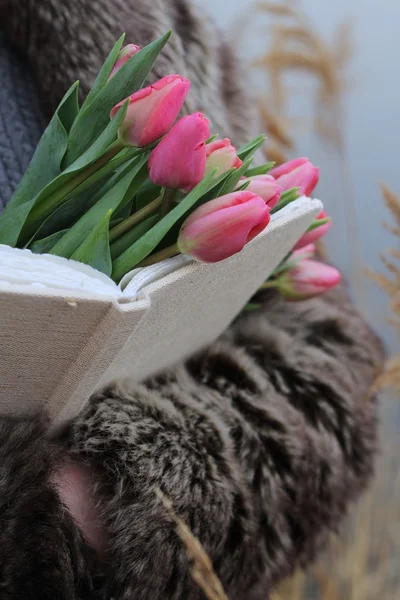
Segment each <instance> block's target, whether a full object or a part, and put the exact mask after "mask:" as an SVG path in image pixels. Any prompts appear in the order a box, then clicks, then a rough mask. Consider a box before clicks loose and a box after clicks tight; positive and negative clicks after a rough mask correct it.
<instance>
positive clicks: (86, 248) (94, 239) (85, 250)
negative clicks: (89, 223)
mask: <svg viewBox="0 0 400 600" xmlns="http://www.w3.org/2000/svg"><path fill="white" fill-rule="evenodd" d="M112 213H113V211H112V209H110V210H108V211H107V212H106V214H105V215H104V216H103V218H102V219H100V221H99V222H98V223H97V225H95V227H93V229H92V231H91V232H90V233H89V235H88V236H87V238H86V239H85V240H84V241H83V242H82V244H81V245H80V246H79V248H77V250H75V252H74V253H73V255H72V256H71V259H72V260H77V261H78V262H81V263H84V264H85V265H89V266H90V267H93V268H94V269H97V270H98V271H101V272H102V273H105V274H106V275H108V276H110V275H111V269H112V262H111V254H110V218H111V215H112Z"/></svg>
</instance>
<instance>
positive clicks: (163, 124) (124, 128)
mask: <svg viewBox="0 0 400 600" xmlns="http://www.w3.org/2000/svg"><path fill="white" fill-rule="evenodd" d="M189 88H190V81H189V80H188V79H184V78H183V77H181V76H180V75H167V77H163V78H162V79H160V80H159V81H157V82H156V83H154V84H153V85H149V86H148V87H146V88H144V89H142V90H139V91H138V92H136V93H135V94H132V96H130V98H129V105H128V110H127V113H126V116H125V119H124V122H123V123H122V125H121V127H120V129H119V132H118V135H119V139H120V141H121V142H122V143H123V144H124V145H126V146H139V147H143V146H148V145H149V144H152V143H153V142H155V141H156V140H158V139H159V138H161V137H162V136H164V135H165V134H166V133H168V131H169V130H170V129H171V127H172V125H173V124H174V122H175V119H176V118H177V116H178V114H179V112H180V110H181V108H182V106H183V103H184V102H185V99H186V96H187V94H188V92H189ZM125 102H126V100H123V101H122V102H119V104H117V105H116V106H114V108H113V109H112V111H111V117H113V116H114V115H115V114H116V112H117V111H118V110H119V109H120V108H121V106H123V104H124V103H125Z"/></svg>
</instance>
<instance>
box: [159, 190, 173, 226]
mask: <svg viewBox="0 0 400 600" xmlns="http://www.w3.org/2000/svg"><path fill="white" fill-rule="evenodd" d="M175 195H176V190H171V189H169V188H165V190H164V194H163V199H162V203H161V210H160V219H162V218H163V217H165V215H167V214H168V213H169V211H170V210H171V207H172V203H173V201H174V198H175Z"/></svg>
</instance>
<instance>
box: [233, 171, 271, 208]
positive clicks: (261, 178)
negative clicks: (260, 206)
mask: <svg viewBox="0 0 400 600" xmlns="http://www.w3.org/2000/svg"><path fill="white" fill-rule="evenodd" d="M246 181H249V182H250V184H249V185H248V186H247V188H246V190H248V191H249V192H253V194H257V196H260V198H262V199H263V200H264V202H265V203H266V204H267V206H268V208H270V209H271V208H274V206H276V205H277V204H278V202H279V198H280V197H281V191H282V190H281V188H280V187H279V185H278V184H277V183H276V181H275V179H274V178H273V177H271V175H255V176H254V177H249V178H248V179H246V178H245V177H244V178H243V179H241V180H240V182H239V186H240V185H242V184H243V183H246Z"/></svg>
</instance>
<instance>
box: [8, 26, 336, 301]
mask: <svg viewBox="0 0 400 600" xmlns="http://www.w3.org/2000/svg"><path fill="white" fill-rule="evenodd" d="M169 36H170V33H167V34H166V35H165V36H163V37H161V38H160V39H158V40H156V41H154V42H153V43H151V44H149V45H148V46H146V47H145V48H142V49H141V48H139V47H138V46H135V45H133V44H129V45H128V46H125V47H124V48H122V44H123V37H121V39H120V40H119V41H118V42H117V43H116V45H115V46H114V48H113V49H112V51H111V53H110V54H109V56H108V57H107V59H106V61H105V63H104V65H103V67H102V69H101V71H100V73H99V75H98V77H97V79H96V81H95V83H94V85H93V87H92V89H91V91H90V93H89V94H88V96H87V98H86V99H85V101H84V102H83V104H82V106H80V105H79V102H78V85H79V83H78V82H77V83H75V84H74V85H72V87H71V88H70V90H69V91H68V92H67V93H66V94H65V96H64V98H63V99H62V101H61V103H60V105H59V107H58V109H57V111H56V113H55V115H54V116H53V118H52V120H51V121H50V123H49V125H48V127H47V129H46V131H45V133H44V134H43V137H42V139H41V141H40V143H39V145H38V148H37V150H36V152H35V155H34V157H33V159H32V161H31V164H30V166H29V168H28V170H27V172H26V174H25V176H24V177H23V179H22V181H21V182H20V185H19V187H18V189H17V190H16V192H15V193H14V195H13V197H12V199H11V201H10V203H9V204H8V206H7V208H6V210H5V211H4V213H3V214H2V215H1V217H0V244H6V245H9V246H12V247H18V248H28V249H30V250H32V252H35V253H49V254H54V255H57V256H61V257H64V258H67V259H72V260H75V261H80V262H83V263H86V264H87V265H90V266H92V267H94V268H95V269H97V270H99V271H101V272H103V273H105V274H106V275H108V276H110V277H112V279H113V280H114V281H115V282H117V283H118V282H120V280H121V279H122V278H123V277H124V276H125V275H126V274H127V273H128V272H129V271H131V270H132V269H134V268H136V267H141V266H146V265H149V264H152V263H155V262H157V261H161V260H163V259H165V258H167V257H170V256H174V255H176V254H179V253H183V254H186V255H188V256H191V257H193V258H194V259H196V260H199V261H203V262H217V261H221V260H224V259H226V258H227V257H229V256H232V255H233V254H235V253H237V252H240V251H241V250H242V249H243V247H244V246H245V245H246V244H247V243H248V242H249V241H250V240H252V239H253V238H254V237H255V236H256V235H258V234H259V233H260V232H261V231H262V230H264V229H265V228H266V227H267V226H268V223H269V221H270V218H271V214H272V213H274V212H276V211H278V210H279V209H280V208H282V207H283V206H285V205H287V204H288V203H289V202H292V201H293V200H295V199H296V198H297V197H298V196H300V195H310V194H311V192H312V191H313V189H314V187H315V186H316V184H317V182H318V175H319V173H318V169H317V168H316V167H315V166H313V165H312V164H311V162H310V161H308V160H307V159H305V158H300V159H296V160H294V161H290V162H289V163H286V164H284V165H282V166H280V167H276V168H274V164H273V163H268V164H264V165H261V166H257V167H254V166H252V162H253V157H254V154H255V152H256V151H257V150H258V149H259V148H260V147H261V146H262V145H263V143H264V141H265V138H264V136H259V137H257V138H256V139H254V140H253V141H251V142H249V143H248V144H247V145H245V146H244V147H242V148H240V149H238V150H236V149H235V148H234V147H233V146H232V144H231V143H230V140H229V139H218V136H216V135H212V134H211V132H210V126H209V121H208V119H207V118H206V117H205V116H204V115H202V114H201V113H194V114H191V115H187V116H184V117H182V118H180V119H179V120H177V118H178V115H179V113H180V112H181V109H182V107H183V104H184V102H185V99H186V96H187V94H188V92H189V88H190V82H189V81H188V80H187V79H185V78H183V77H181V76H180V75H175V74H173V75H168V76H166V77H164V78H162V79H161V80H159V81H157V82H156V83H154V84H153V85H150V86H148V87H144V88H143V87H142V86H143V84H144V81H145V79H146V77H147V76H148V74H149V72H150V70H151V68H152V66H153V64H154V61H155V60H156V58H157V56H158V54H159V53H160V51H161V50H162V48H163V47H164V45H165V44H166V43H167V41H168V38H169ZM121 48H122V49H121ZM330 225H331V221H330V219H329V218H328V217H327V216H326V215H325V213H321V215H320V216H319V218H318V219H317V220H316V221H315V222H314V223H313V225H312V226H311V228H310V230H309V231H308V232H307V234H306V235H305V236H304V237H303V238H302V240H300V242H299V243H298V244H297V246H296V248H295V249H294V252H293V254H292V255H291V256H289V257H287V259H286V260H285V261H284V262H283V263H282V264H281V265H280V266H279V267H278V269H277V270H276V271H275V273H274V274H273V275H272V278H271V279H270V281H269V282H267V283H266V284H265V285H266V286H268V287H275V288H276V289H277V290H278V291H279V292H280V293H281V294H282V295H284V296H285V297H287V298H289V299H299V298H304V297H310V296H313V295H316V294H318V293H321V292H323V291H324V290H325V289H328V288H329V287H332V286H333V285H336V284H337V283H338V281H339V279H340V276H339V274H338V273H337V271H336V270H334V269H332V268H331V267H327V266H325V265H321V264H319V263H316V262H314V261H312V260H310V256H311V254H312V253H313V250H314V246H313V243H314V242H315V241H316V239H318V238H319V237H321V236H322V235H323V234H324V233H325V231H326V230H327V229H328V228H329V227H330Z"/></svg>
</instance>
